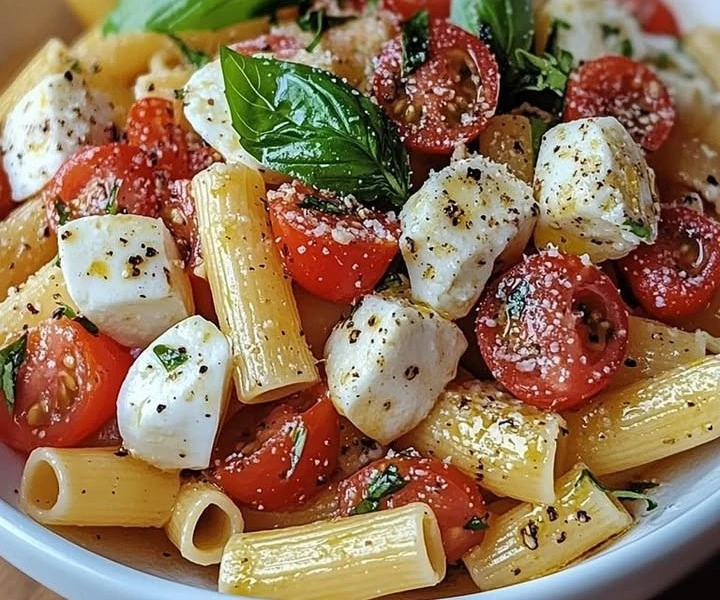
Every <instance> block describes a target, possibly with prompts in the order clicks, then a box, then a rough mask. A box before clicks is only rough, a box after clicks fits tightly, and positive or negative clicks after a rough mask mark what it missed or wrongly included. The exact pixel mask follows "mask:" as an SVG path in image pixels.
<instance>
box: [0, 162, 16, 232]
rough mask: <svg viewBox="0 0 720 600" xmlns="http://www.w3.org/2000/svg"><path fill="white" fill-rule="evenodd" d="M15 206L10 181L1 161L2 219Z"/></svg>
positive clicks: (0, 208) (0, 192)
mask: <svg viewBox="0 0 720 600" xmlns="http://www.w3.org/2000/svg"><path fill="white" fill-rule="evenodd" d="M13 208H15V203H14V202H13V199H12V191H11V190H10V182H9V181H8V178H7V174H6V173H5V169H3V167H2V163H1V162H0V221H1V220H2V219H4V218H5V217H7V216H8V215H9V214H10V211H11V210H12V209H13Z"/></svg>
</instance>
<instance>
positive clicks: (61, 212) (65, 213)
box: [55, 196, 70, 225]
mask: <svg viewBox="0 0 720 600" xmlns="http://www.w3.org/2000/svg"><path fill="white" fill-rule="evenodd" d="M55 210H56V211H57V214H58V218H59V219H60V225H65V223H67V222H68V221H70V209H69V208H68V205H67V204H65V203H64V202H63V201H62V200H61V199H60V196H58V197H57V198H55Z"/></svg>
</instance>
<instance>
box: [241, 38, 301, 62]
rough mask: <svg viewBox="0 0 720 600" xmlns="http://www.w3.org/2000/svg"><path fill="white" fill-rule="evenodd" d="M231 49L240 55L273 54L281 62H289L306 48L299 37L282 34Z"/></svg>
mask: <svg viewBox="0 0 720 600" xmlns="http://www.w3.org/2000/svg"><path fill="white" fill-rule="evenodd" d="M230 47H231V48H232V49H233V50H235V52H237V53H238V54H244V55H246V56H253V55H255V54H271V55H272V56H274V57H275V58H277V59H279V60H289V59H291V58H293V57H294V56H295V55H296V54H297V53H298V51H299V50H304V48H305V47H304V46H303V44H302V43H301V42H300V40H299V39H298V38H297V37H295V36H292V35H286V34H282V33H268V34H265V35H261V36H259V37H256V38H253V39H251V40H245V41H243V42H238V43H236V44H233V45H232V46H230Z"/></svg>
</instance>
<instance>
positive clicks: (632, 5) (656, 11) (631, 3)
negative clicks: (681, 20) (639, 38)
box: [620, 0, 680, 37]
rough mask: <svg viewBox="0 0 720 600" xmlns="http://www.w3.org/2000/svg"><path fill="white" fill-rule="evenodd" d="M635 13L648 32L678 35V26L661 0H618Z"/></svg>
mask: <svg viewBox="0 0 720 600" xmlns="http://www.w3.org/2000/svg"><path fill="white" fill-rule="evenodd" d="M620 3H621V4H624V5H625V6H626V7H627V8H628V9H629V10H630V12H631V13H632V14H633V15H635V17H636V18H637V20H638V21H640V25H642V28H643V29H644V30H645V31H647V32H648V33H658V34H664V35H672V36H675V37H680V26H679V25H678V22H677V19H676V18H675V15H674V14H673V12H672V11H671V10H670V9H669V8H668V6H667V4H665V2H663V1H662V0H620Z"/></svg>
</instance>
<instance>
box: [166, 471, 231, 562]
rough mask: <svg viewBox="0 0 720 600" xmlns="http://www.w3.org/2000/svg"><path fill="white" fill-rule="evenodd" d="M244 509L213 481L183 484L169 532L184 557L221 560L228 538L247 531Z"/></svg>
mask: <svg viewBox="0 0 720 600" xmlns="http://www.w3.org/2000/svg"><path fill="white" fill-rule="evenodd" d="M243 527H244V524H243V517H242V513H241V512H240V509H239V508H238V507H237V506H236V505H235V503H234V502H233V501H232V500H231V499H230V498H228V497H227V496H226V495H225V494H224V493H223V492H222V491H221V490H220V489H219V488H217V487H216V486H214V485H212V484H209V483H195V482H191V483H186V484H185V485H184V486H183V487H182V488H180V494H179V495H178V498H177V501H176V502H175V506H174V507H173V510H172V515H171V516H170V520H169V521H168V522H167V523H166V524H165V533H167V536H168V538H169V539H170V541H171V542H172V543H173V544H174V545H175V547H176V548H177V549H178V550H180V554H182V556H183V558H185V559H187V560H189V561H190V562H192V563H195V564H196V565H203V566H208V565H216V564H219V563H220V559H221V558H222V553H223V549H224V548H225V544H227V542H228V540H229V539H230V538H231V537H232V536H233V535H235V534H236V533H240V532H241V531H243Z"/></svg>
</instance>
